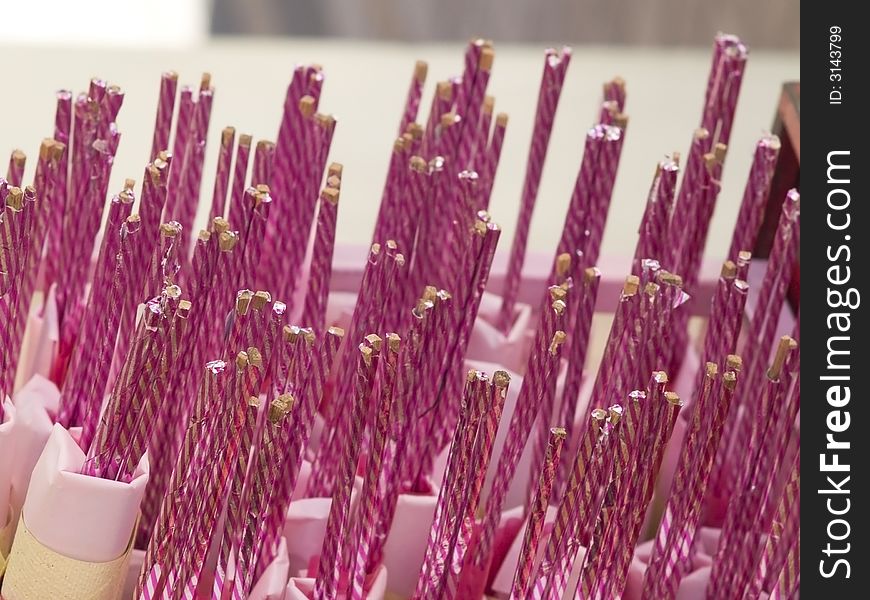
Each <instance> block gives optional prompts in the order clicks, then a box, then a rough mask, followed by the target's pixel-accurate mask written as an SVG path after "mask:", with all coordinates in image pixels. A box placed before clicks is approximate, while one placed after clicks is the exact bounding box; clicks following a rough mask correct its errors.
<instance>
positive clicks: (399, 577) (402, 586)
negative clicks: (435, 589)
mask: <svg viewBox="0 0 870 600" xmlns="http://www.w3.org/2000/svg"><path fill="white" fill-rule="evenodd" d="M437 503H438V495H437V493H436V494H435V495H433V496H428V495H427V496H423V495H411V494H401V495H400V496H399V499H398V501H397V502H396V514H395V516H394V517H393V525H392V527H391V528H390V533H389V534H388V535H387V541H386V543H385V544H384V566H385V567H386V568H387V571H389V572H390V574H391V575H390V579H389V582H388V585H387V589H388V591H389V593H390V594H395V595H396V596H397V597H399V598H410V597H411V595H412V594H413V593H414V589H415V588H416V586H417V578H419V577H420V571H421V569H422V566H423V556H424V555H425V554H426V544H427V542H428V540H429V529H430V528H431V526H432V519H433V518H434V516H435V506H436V504H437Z"/></svg>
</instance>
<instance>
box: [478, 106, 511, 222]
mask: <svg viewBox="0 0 870 600" xmlns="http://www.w3.org/2000/svg"><path fill="white" fill-rule="evenodd" d="M507 124H508V116H507V114H506V113H498V115H496V117H495V127H494V128H493V131H492V139H491V140H490V142H489V146H488V147H487V148H486V156H485V162H484V171H483V185H484V186H485V191H484V193H483V197H484V199H485V200H486V202H485V205H484V207H483V209H484V210H489V201H490V197H491V196H492V186H493V184H494V183H495V173H496V171H497V170H498V164H499V161H500V160H501V150H502V147H503V146H504V137H505V133H506V132H507Z"/></svg>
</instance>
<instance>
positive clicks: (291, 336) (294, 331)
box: [281, 325, 299, 342]
mask: <svg viewBox="0 0 870 600" xmlns="http://www.w3.org/2000/svg"><path fill="white" fill-rule="evenodd" d="M281 332H282V334H283V337H284V341H285V342H295V341H296V339H297V338H298V337H299V328H298V327H297V326H296V325H284V328H283V329H282V330H281Z"/></svg>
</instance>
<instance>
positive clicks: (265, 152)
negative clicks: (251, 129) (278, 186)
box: [251, 140, 275, 185]
mask: <svg viewBox="0 0 870 600" xmlns="http://www.w3.org/2000/svg"><path fill="white" fill-rule="evenodd" d="M274 157H275V144H274V142H270V141H268V140H260V141H259V142H257V149H256V151H255V152H254V166H253V171H252V173H251V183H252V184H253V185H260V184H265V185H271V183H270V182H271V181H272V168H273V160H274Z"/></svg>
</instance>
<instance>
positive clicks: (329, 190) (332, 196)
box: [320, 187, 339, 206]
mask: <svg viewBox="0 0 870 600" xmlns="http://www.w3.org/2000/svg"><path fill="white" fill-rule="evenodd" d="M338 197H339V191H338V190H337V189H336V188H334V187H326V188H323V189H322V190H320V199H321V200H323V201H324V202H329V203H330V204H332V205H333V206H334V205H336V204H338Z"/></svg>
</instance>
